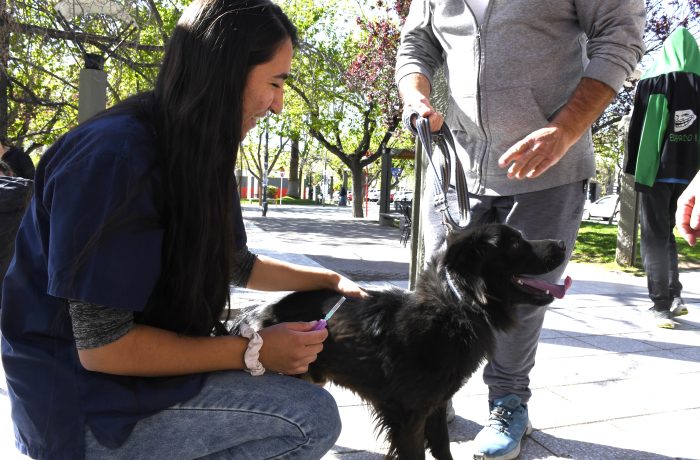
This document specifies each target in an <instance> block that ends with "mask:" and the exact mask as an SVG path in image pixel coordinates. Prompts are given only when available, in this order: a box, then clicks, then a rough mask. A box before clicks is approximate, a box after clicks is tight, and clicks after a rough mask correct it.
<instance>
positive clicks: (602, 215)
mask: <svg viewBox="0 0 700 460" xmlns="http://www.w3.org/2000/svg"><path fill="white" fill-rule="evenodd" d="M611 217H612V220H613V221H614V222H616V221H617V220H619V218H620V205H619V203H618V195H617V194H612V195H606V196H604V197H602V198H599V199H597V200H596V201H594V202H593V203H589V202H586V204H585V205H584V207H583V218H584V219H602V220H610V218H611Z"/></svg>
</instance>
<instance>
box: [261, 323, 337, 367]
mask: <svg viewBox="0 0 700 460" xmlns="http://www.w3.org/2000/svg"><path fill="white" fill-rule="evenodd" d="M315 325H316V321H311V322H298V323H280V324H275V325H274V326H270V327H266V328H264V329H261V330H260V331H259V334H260V336H261V337H262V339H263V345H262V348H260V358H259V359H260V362H261V363H262V365H263V367H265V369H266V370H268V371H270V372H278V373H281V374H287V375H298V374H303V373H304V372H306V371H308V370H309V364H311V363H312V362H314V361H316V357H317V356H318V354H319V353H320V352H321V350H323V341H324V340H326V338H327V337H328V330H327V329H325V328H323V329H319V330H318V331H312V330H311V329H313V327H314V326H315Z"/></svg>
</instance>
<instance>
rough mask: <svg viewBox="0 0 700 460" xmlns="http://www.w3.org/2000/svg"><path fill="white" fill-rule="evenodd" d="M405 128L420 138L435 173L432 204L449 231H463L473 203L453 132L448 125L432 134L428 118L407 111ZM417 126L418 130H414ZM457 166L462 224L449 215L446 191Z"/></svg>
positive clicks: (404, 119)
mask: <svg viewBox="0 0 700 460" xmlns="http://www.w3.org/2000/svg"><path fill="white" fill-rule="evenodd" d="M403 122H404V125H406V128H407V129H408V130H409V131H411V132H412V133H413V134H415V135H416V137H417V138H418V139H419V141H420V143H421V144H422V145H423V148H424V150H425V152H426V155H427V157H428V160H429V161H430V165H431V167H432V168H433V172H434V173H435V178H436V182H435V183H434V184H433V204H434V206H435V208H436V209H438V210H439V211H440V212H441V213H442V216H443V223H444V224H445V226H446V227H447V228H448V231H449V230H452V231H454V230H458V229H464V228H466V227H467V223H468V220H469V212H470V204H469V189H468V186H467V178H466V175H465V174H464V167H463V166H462V161H461V160H460V159H459V156H457V153H456V150H455V142H454V138H453V137H452V133H451V132H450V129H449V128H448V127H447V124H446V123H443V124H442V128H440V131H438V132H437V133H432V132H431V131H430V122H429V121H428V119H427V118H424V117H421V116H420V115H419V114H418V113H417V112H405V113H404V116H403ZM414 123H415V127H414ZM433 143H435V145H436V147H437V150H438V151H439V152H440V154H441V156H442V161H441V162H440V173H438V168H437V167H436V166H435V161H433ZM453 163H454V172H455V189H456V191H457V205H458V206H459V221H456V220H455V219H454V218H453V217H452V214H451V213H450V207H449V204H448V200H447V191H448V189H449V186H450V177H451V175H452V165H453Z"/></svg>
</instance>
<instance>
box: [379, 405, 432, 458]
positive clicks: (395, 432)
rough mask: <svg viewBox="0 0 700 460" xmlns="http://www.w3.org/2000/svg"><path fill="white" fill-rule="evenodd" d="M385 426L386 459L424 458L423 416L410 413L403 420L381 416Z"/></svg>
mask: <svg viewBox="0 0 700 460" xmlns="http://www.w3.org/2000/svg"><path fill="white" fill-rule="evenodd" d="M382 424H383V425H384V426H385V427H386V428H387V437H388V439H389V452H388V453H387V455H386V458H387V459H392V460H394V459H398V460H425V437H424V435H423V433H424V432H425V418H424V417H418V416H416V415H415V414H411V415H410V416H408V417H405V419H403V420H387V419H386V418H382Z"/></svg>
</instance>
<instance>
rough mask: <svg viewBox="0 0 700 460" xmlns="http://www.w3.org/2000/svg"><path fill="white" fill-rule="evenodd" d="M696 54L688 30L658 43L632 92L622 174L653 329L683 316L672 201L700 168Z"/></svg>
mask: <svg viewBox="0 0 700 460" xmlns="http://www.w3.org/2000/svg"><path fill="white" fill-rule="evenodd" d="M699 115H700V49H698V44H697V42H696V41H695V38H694V37H693V36H692V35H691V33H690V32H688V30H687V29H685V28H683V27H680V28H678V29H676V30H675V31H674V32H673V33H672V34H671V35H669V37H668V38H667V39H666V40H665V41H664V46H663V48H662V49H661V53H660V54H659V56H658V57H657V58H656V59H655V61H654V64H653V65H652V66H651V67H650V68H649V69H648V70H647V71H646V72H644V75H642V78H641V79H640V80H639V84H638V85H637V92H636V94H635V97H634V110H633V111H632V119H631V121H630V128H629V142H628V155H627V162H626V164H625V172H626V173H628V174H632V175H634V188H635V189H636V190H637V191H639V192H640V193H639V198H640V199H639V202H640V209H641V212H640V220H639V223H640V227H641V230H642V237H641V243H642V244H641V249H642V260H643V261H644V271H645V272H646V275H647V288H648V290H649V298H650V299H651V301H652V306H651V307H650V308H649V314H650V315H651V317H652V318H653V320H654V323H655V324H656V326H658V327H662V328H666V329H673V328H674V327H675V325H676V322H675V321H673V318H674V317H676V316H681V315H685V314H687V313H688V308H687V307H686V306H685V303H684V302H683V298H682V297H681V292H682V290H683V285H682V284H681V282H680V277H679V274H678V248H677V247H676V237H675V236H674V235H673V227H674V226H675V224H676V223H675V220H674V216H675V214H676V206H677V203H678V198H679V197H680V195H681V193H683V191H684V190H685V188H686V187H687V185H688V183H690V181H691V180H692V178H693V176H694V175H695V172H696V171H697V170H698V167H700V162H699V161H698V157H699V156H700V154H699V153H698V152H700V141H698V136H700V122H698V116H699Z"/></svg>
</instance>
